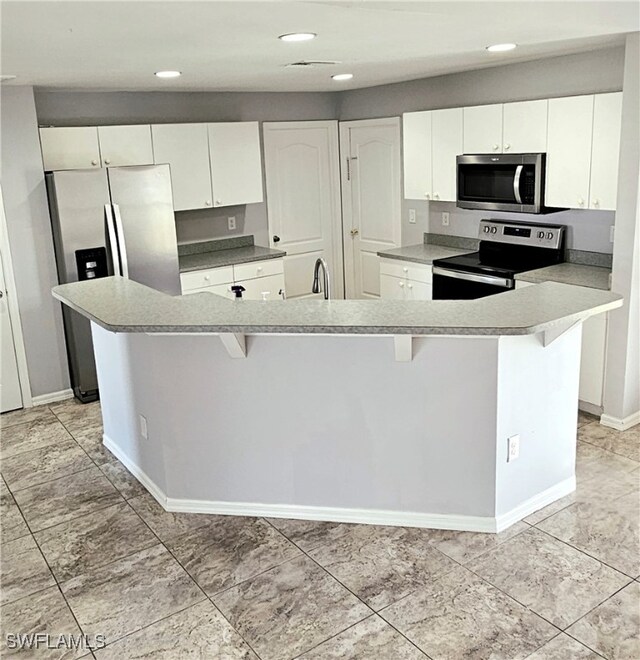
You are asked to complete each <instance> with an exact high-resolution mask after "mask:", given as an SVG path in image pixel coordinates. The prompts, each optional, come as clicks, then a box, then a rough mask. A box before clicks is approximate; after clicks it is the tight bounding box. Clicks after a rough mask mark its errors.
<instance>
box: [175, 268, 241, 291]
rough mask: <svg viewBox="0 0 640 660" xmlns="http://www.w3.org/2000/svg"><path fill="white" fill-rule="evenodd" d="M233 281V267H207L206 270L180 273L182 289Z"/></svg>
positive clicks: (202, 287)
mask: <svg viewBox="0 0 640 660" xmlns="http://www.w3.org/2000/svg"><path fill="white" fill-rule="evenodd" d="M232 283H233V267H232V266H225V267H224V268H209V269H207V270H194V271H192V272H190V273H180V284H181V285H182V291H183V292H184V291H192V290H193V289H205V288H207V287H210V286H216V285H218V284H232Z"/></svg>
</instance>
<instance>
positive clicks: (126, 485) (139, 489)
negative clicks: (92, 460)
mask: <svg viewBox="0 0 640 660" xmlns="http://www.w3.org/2000/svg"><path fill="white" fill-rule="evenodd" d="M100 470H101V471H102V473H103V474H104V476H105V477H106V478H107V479H108V480H109V481H110V482H111V483H112V484H113V485H114V486H115V487H116V488H117V489H118V490H119V491H120V493H121V494H122V497H124V499H125V500H130V499H131V498H132V497H138V496H139V495H144V494H145V493H146V492H147V489H146V488H145V487H144V486H143V485H142V484H141V483H140V482H139V481H138V480H137V479H136V478H135V477H134V476H133V475H132V474H131V472H129V470H127V468H126V467H125V466H124V465H122V463H121V462H120V461H119V460H117V459H114V460H112V461H109V462H106V463H102V464H101V465H100Z"/></svg>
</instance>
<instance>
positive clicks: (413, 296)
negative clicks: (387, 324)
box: [405, 280, 432, 300]
mask: <svg viewBox="0 0 640 660" xmlns="http://www.w3.org/2000/svg"><path fill="white" fill-rule="evenodd" d="M405 296H406V300H431V299H432V284H431V282H429V283H428V284H427V283H426V282H415V281H413V280H408V281H407V282H406V284H405Z"/></svg>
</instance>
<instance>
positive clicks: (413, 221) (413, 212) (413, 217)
mask: <svg viewBox="0 0 640 660" xmlns="http://www.w3.org/2000/svg"><path fill="white" fill-rule="evenodd" d="M409 224H410V225H415V224H416V210H415V209H409Z"/></svg>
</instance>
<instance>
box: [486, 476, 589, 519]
mask: <svg viewBox="0 0 640 660" xmlns="http://www.w3.org/2000/svg"><path fill="white" fill-rule="evenodd" d="M575 489H576V478H575V475H574V476H573V477H569V479H565V480H564V481H561V482H560V483H559V484H556V485H555V486H551V488H547V489H546V490H543V491H542V492H541V493H538V494H537V495H534V496H533V497H530V498H529V499H528V500H525V501H524V502H522V504H519V505H518V506H517V507H515V508H513V509H511V511H507V513H503V514H501V515H499V516H497V517H496V519H495V520H496V532H501V531H503V530H504V529H507V527H511V525H513V524H514V523H516V522H518V521H519V520H522V519H523V518H526V517H527V516H529V515H531V514H532V513H534V512H536V511H538V510H539V509H542V508H544V507H545V506H547V505H549V504H551V503H552V502H555V501H556V500H559V499H560V498H561V497H565V496H566V495H569V493H573V491H574V490H575Z"/></svg>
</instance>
